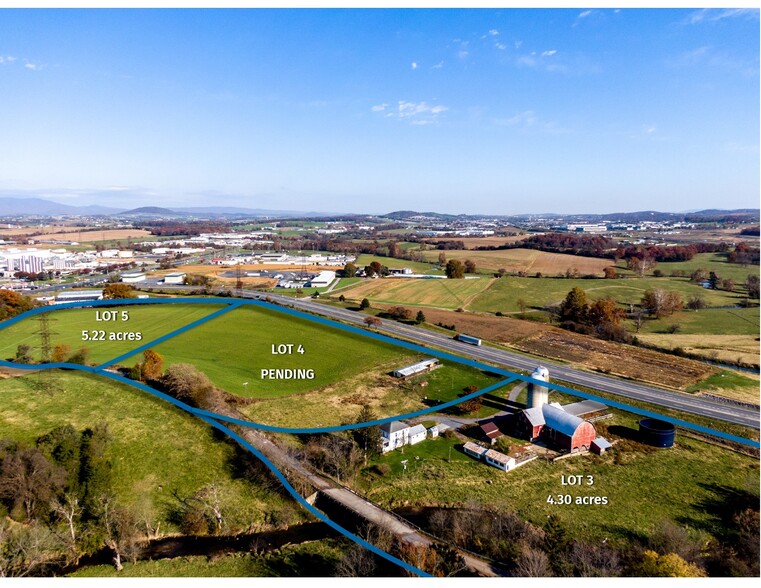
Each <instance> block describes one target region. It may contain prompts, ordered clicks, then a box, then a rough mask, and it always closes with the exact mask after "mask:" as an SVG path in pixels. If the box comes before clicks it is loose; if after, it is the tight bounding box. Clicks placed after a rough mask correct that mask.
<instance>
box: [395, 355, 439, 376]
mask: <svg viewBox="0 0 761 588" xmlns="http://www.w3.org/2000/svg"><path fill="white" fill-rule="evenodd" d="M438 366H439V360H438V359H434V358H429V359H424V360H423V361H419V362H417V363H413V364H412V365H408V366H406V367H403V368H399V369H398V370H394V371H393V372H392V374H391V375H393V376H394V377H395V378H409V377H411V376H416V375H417V374H422V373H424V372H430V371H431V370H432V369H435V368H437V367H438Z"/></svg>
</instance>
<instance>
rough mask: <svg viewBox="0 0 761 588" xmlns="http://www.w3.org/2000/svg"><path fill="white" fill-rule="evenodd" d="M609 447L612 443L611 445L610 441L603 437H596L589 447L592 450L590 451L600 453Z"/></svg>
mask: <svg viewBox="0 0 761 588" xmlns="http://www.w3.org/2000/svg"><path fill="white" fill-rule="evenodd" d="M611 447H613V445H611V443H610V441H608V440H607V439H606V438H605V437H598V438H597V439H595V440H594V441H592V447H591V448H590V449H591V450H592V453H596V454H597V455H602V454H603V453H605V452H606V451H608V449H610V448H611Z"/></svg>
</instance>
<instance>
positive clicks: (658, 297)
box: [642, 288, 684, 318]
mask: <svg viewBox="0 0 761 588" xmlns="http://www.w3.org/2000/svg"><path fill="white" fill-rule="evenodd" d="M683 307H684V304H683V302H682V297H681V295H680V294H679V292H667V291H666V290H663V289H662V288H651V289H649V290H646V291H645V293H644V295H643V296H642V309H643V310H645V311H646V312H647V313H648V314H650V315H652V316H655V317H656V318H661V317H663V316H668V315H670V314H674V313H675V312H677V311H680V310H682V308H683Z"/></svg>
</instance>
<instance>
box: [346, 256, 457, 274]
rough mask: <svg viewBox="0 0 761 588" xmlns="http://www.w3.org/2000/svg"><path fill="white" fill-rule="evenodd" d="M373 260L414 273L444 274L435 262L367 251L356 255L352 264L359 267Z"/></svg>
mask: <svg viewBox="0 0 761 588" xmlns="http://www.w3.org/2000/svg"><path fill="white" fill-rule="evenodd" d="M373 261H377V262H379V263H380V264H381V265H385V266H386V267H390V268H403V267H408V268H410V269H411V270H412V271H413V272H415V273H416V274H432V275H443V274H444V272H443V271H441V270H439V269H436V268H437V267H438V264H437V263H424V262H420V261H409V260H407V259H396V258H395V257H381V256H378V255H369V254H367V253H363V254H361V255H360V256H359V257H357V261H355V262H354V264H355V265H356V266H357V267H359V268H363V267H365V266H367V265H370V264H371V263H372V262H373Z"/></svg>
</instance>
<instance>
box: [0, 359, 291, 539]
mask: <svg viewBox="0 0 761 588" xmlns="http://www.w3.org/2000/svg"><path fill="white" fill-rule="evenodd" d="M54 381H55V382H56V383H57V384H58V386H59V390H58V391H56V392H54V393H52V394H50V393H46V392H41V391H40V390H38V389H37V387H36V385H37V382H38V378H37V376H36V375H29V376H24V377H18V378H7V379H2V380H0V405H1V406H2V407H3V408H2V411H0V439H15V440H17V441H21V442H23V443H25V444H27V445H32V446H33V445H34V442H35V440H36V439H37V437H39V436H40V435H43V434H45V433H48V432H50V431H51V430H52V429H54V428H55V427H60V426H63V425H66V424H71V425H72V426H73V427H74V428H75V429H76V430H77V431H80V432H81V431H82V430H83V429H85V428H87V427H94V426H95V425H96V424H98V423H102V424H105V425H107V426H108V429H109V432H110V434H111V437H112V441H111V443H110V445H109V447H108V449H107V454H106V457H107V458H108V459H109V461H110V462H111V463H112V464H113V480H114V489H115V492H116V496H117V499H118V502H119V504H123V505H140V506H141V507H143V508H145V509H146V511H145V512H147V513H150V514H149V516H150V517H151V520H152V521H154V522H158V521H161V530H162V531H164V530H165V529H166V530H167V531H171V530H176V528H177V527H176V523H175V522H173V518H172V516H171V514H170V513H171V512H172V510H173V509H175V508H176V507H177V501H176V499H175V498H174V497H173V496H172V492H174V491H177V492H179V494H180V495H186V496H187V495H190V494H192V493H194V492H195V491H196V490H198V489H200V488H202V487H203V486H205V485H207V484H210V483H212V482H214V483H216V484H218V485H219V487H220V490H221V494H222V496H224V497H225V503H226V504H227V506H228V511H227V514H228V520H229V522H230V523H231V524H233V526H240V527H243V528H247V527H248V526H249V525H251V524H257V523H258V524H263V523H264V522H265V521H266V520H267V513H268V512H271V511H273V510H276V509H277V508H280V507H282V505H285V504H287V500H286V499H284V498H282V497H281V496H280V495H279V494H278V493H276V492H271V491H269V490H266V489H264V488H261V487H257V486H256V485H254V484H251V483H250V482H248V481H247V480H244V479H241V478H236V477H234V476H233V475H232V472H231V469H230V463H231V461H232V460H233V457H234V449H233V445H232V444H228V443H224V442H221V441H219V440H217V438H216V435H215V434H214V433H213V430H212V429H211V427H209V426H208V425H206V424H205V423H203V422H202V421H200V420H198V419H196V418H194V417H192V416H190V415H189V414H187V413H185V412H183V411H181V410H180V409H178V408H175V407H174V406H172V405H171V404H169V403H167V402H163V401H161V400H158V399H157V398H154V397H152V396H150V395H148V394H145V393H143V392H139V391H137V390H135V389H133V388H131V387H129V386H126V385H122V384H118V383H115V382H113V381H111V380H108V379H105V378H102V377H98V376H94V375H91V374H83V373H80V372H58V371H56V372H55V373H54Z"/></svg>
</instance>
